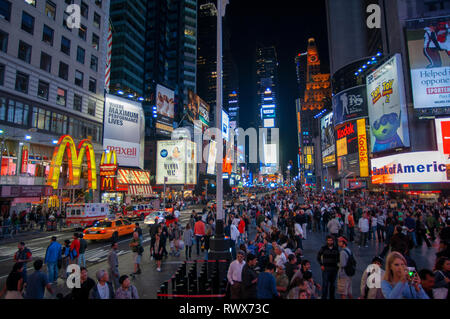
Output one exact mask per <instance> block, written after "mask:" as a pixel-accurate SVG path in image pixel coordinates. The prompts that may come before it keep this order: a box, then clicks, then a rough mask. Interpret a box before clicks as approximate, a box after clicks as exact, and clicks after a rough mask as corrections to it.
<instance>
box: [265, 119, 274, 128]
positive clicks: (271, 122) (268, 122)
mask: <svg viewBox="0 0 450 319" xmlns="http://www.w3.org/2000/svg"><path fill="white" fill-rule="evenodd" d="M264 127H265V128H274V127H275V119H264Z"/></svg>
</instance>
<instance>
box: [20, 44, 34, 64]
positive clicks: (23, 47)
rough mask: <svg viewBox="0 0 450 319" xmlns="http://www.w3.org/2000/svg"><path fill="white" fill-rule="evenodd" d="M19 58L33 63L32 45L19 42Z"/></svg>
mask: <svg viewBox="0 0 450 319" xmlns="http://www.w3.org/2000/svg"><path fill="white" fill-rule="evenodd" d="M17 57H18V58H19V59H21V60H22V61H25V62H27V63H31V45H29V44H27V43H25V42H23V41H19V53H18V55H17Z"/></svg>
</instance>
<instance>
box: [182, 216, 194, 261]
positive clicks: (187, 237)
mask: <svg viewBox="0 0 450 319" xmlns="http://www.w3.org/2000/svg"><path fill="white" fill-rule="evenodd" d="M183 241H184V249H185V255H186V260H190V259H191V256H192V245H193V244H194V233H193V231H192V229H191V225H190V224H189V223H187V224H186V229H185V230H184V233H183Z"/></svg>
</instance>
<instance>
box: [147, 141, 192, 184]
mask: <svg viewBox="0 0 450 319" xmlns="http://www.w3.org/2000/svg"><path fill="white" fill-rule="evenodd" d="M157 152H158V153H157V161H156V184H159V185H161V184H164V177H167V182H166V184H169V185H181V184H188V185H190V184H195V183H196V180H197V172H196V166H197V165H196V163H197V161H196V149H195V143H193V142H191V141H188V140H172V141H158V145H157ZM194 166H195V168H194Z"/></svg>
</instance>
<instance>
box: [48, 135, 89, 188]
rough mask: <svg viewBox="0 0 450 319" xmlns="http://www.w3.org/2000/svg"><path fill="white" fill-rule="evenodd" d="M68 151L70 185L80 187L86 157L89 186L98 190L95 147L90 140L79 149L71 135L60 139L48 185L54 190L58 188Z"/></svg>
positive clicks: (80, 144) (84, 141)
mask: <svg viewBox="0 0 450 319" xmlns="http://www.w3.org/2000/svg"><path fill="white" fill-rule="evenodd" d="M66 150H67V158H68V162H69V163H68V164H69V183H70V185H72V186H74V185H79V184H80V176H81V163H82V161H83V159H84V157H85V155H86V160H87V165H88V186H89V188H90V189H97V169H96V166H95V154H94V147H93V146H92V143H91V142H90V141H89V140H82V141H81V142H80V143H79V144H78V147H75V142H74V141H73V139H72V137H71V136H69V135H63V136H61V137H60V138H59V141H58V144H57V146H56V147H55V150H54V151H53V158H52V163H51V166H50V172H49V175H48V179H47V185H49V186H52V187H53V189H57V188H58V184H59V175H60V173H61V169H60V167H61V165H62V161H63V158H64V154H65V153H66Z"/></svg>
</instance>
